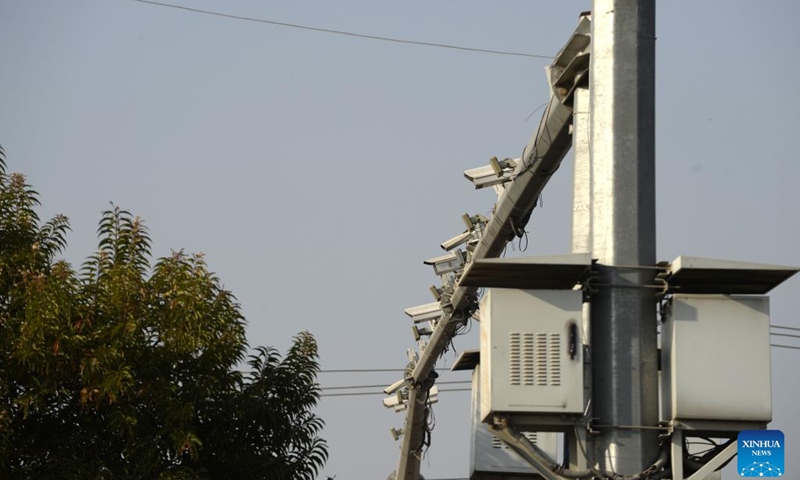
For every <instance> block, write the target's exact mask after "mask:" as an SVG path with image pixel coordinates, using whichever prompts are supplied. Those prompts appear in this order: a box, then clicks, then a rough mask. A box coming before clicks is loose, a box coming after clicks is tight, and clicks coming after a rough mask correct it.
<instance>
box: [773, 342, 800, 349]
mask: <svg viewBox="0 0 800 480" xmlns="http://www.w3.org/2000/svg"><path fill="white" fill-rule="evenodd" d="M769 346H770V347H778V348H790V349H792V350H800V347H790V346H789V345H778V344H777V343H770V344H769Z"/></svg>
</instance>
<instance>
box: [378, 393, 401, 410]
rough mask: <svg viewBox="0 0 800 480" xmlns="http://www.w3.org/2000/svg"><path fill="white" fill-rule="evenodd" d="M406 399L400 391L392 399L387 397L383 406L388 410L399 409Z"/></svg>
mask: <svg viewBox="0 0 800 480" xmlns="http://www.w3.org/2000/svg"><path fill="white" fill-rule="evenodd" d="M404 401H405V399H404V398H403V394H402V392H400V391H399V390H398V391H397V392H396V393H395V394H394V395H392V396H391V397H387V398H384V399H383V406H384V407H386V408H392V407H395V408H396V407H397V406H398V405H402V404H403V403H404Z"/></svg>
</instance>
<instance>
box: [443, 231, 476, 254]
mask: <svg viewBox="0 0 800 480" xmlns="http://www.w3.org/2000/svg"><path fill="white" fill-rule="evenodd" d="M470 238H472V232H470V231H469V230H467V231H466V232H464V233H462V234H460V235H456V236H455V237H453V238H451V239H450V240H445V241H444V242H442V244H441V245H440V247H442V249H443V250H446V251H448V252H449V251H450V250H452V249H454V248H456V247H457V246H459V245H462V244H464V243H466V242H467V241H469V239H470Z"/></svg>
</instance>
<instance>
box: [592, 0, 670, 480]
mask: <svg viewBox="0 0 800 480" xmlns="http://www.w3.org/2000/svg"><path fill="white" fill-rule="evenodd" d="M591 52H592V53H591V67H590V104H591V105H590V109H591V128H590V130H591V133H590V134H591V140H590V149H591V164H592V171H591V185H592V188H591V238H592V245H591V252H592V255H593V257H594V258H596V259H598V261H599V263H600V264H602V265H603V266H601V267H600V271H601V277H600V278H599V279H598V281H597V290H598V291H597V293H595V294H593V295H592V302H591V317H592V328H591V332H592V333H591V343H592V378H593V381H592V392H593V393H592V410H593V417H594V422H593V425H595V428H596V429H597V430H599V432H600V434H599V435H598V436H597V437H595V438H594V439H593V442H594V448H593V449H590V451H593V452H594V462H595V464H596V467H597V468H600V469H603V470H607V471H612V472H616V473H619V474H634V473H637V472H640V471H642V470H643V469H644V468H646V467H647V466H649V465H650V464H652V463H653V461H655V459H656V458H657V456H658V442H657V438H656V431H655V430H648V429H646V427H654V426H656V425H657V422H658V366H657V360H658V359H657V355H658V350H657V345H656V333H657V332H656V301H655V296H654V293H655V292H654V290H653V289H652V288H648V287H649V284H652V283H653V280H652V279H653V270H652V266H653V265H655V263H656V257H655V253H656V223H655V213H656V212H655V0H593V1H592V46H591ZM640 267H645V268H640ZM648 267H650V268H648ZM642 427H645V428H642Z"/></svg>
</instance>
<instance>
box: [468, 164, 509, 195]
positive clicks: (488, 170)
mask: <svg viewBox="0 0 800 480" xmlns="http://www.w3.org/2000/svg"><path fill="white" fill-rule="evenodd" d="M517 162H518V159H510V158H506V159H505V160H497V157H492V158H491V159H490V160H489V165H485V166H483V167H478V168H472V169H469V170H464V177H466V178H467V180H469V181H470V182H472V184H473V185H475V189H476V190H479V189H481V188H486V187H494V186H497V185H502V184H503V183H506V182H508V181H509V180H511V175H512V174H513V173H514V168H515V167H516V166H517Z"/></svg>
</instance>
